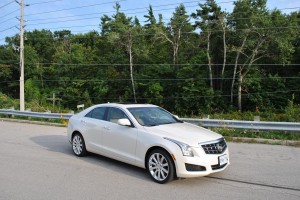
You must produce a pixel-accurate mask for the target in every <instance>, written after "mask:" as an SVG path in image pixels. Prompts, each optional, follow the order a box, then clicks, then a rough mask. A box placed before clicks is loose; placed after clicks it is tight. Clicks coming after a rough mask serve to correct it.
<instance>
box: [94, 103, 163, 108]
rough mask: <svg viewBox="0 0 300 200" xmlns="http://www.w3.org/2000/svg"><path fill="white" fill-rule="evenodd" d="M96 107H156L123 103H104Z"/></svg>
mask: <svg viewBox="0 0 300 200" xmlns="http://www.w3.org/2000/svg"><path fill="white" fill-rule="evenodd" d="M96 106H116V107H121V108H136V107H158V106H156V105H152V104H125V103H104V104H98V105H96Z"/></svg>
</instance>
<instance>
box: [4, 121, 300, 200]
mask: <svg viewBox="0 0 300 200" xmlns="http://www.w3.org/2000/svg"><path fill="white" fill-rule="evenodd" d="M229 148H230V153H231V155H230V156H231V157H230V158H231V165H230V166H229V167H228V168H227V169H226V170H225V171H224V172H221V173H218V174H213V175H211V176H209V177H202V178H193V179H181V180H176V181H173V182H170V183H168V184H165V185H160V184H157V183H154V182H153V181H152V180H151V178H150V177H149V176H148V174H147V173H146V171H145V170H144V169H140V168H137V167H133V166H130V165H127V164H124V163H121V162H117V161H114V160H111V159H108V158H105V157H102V156H98V155H94V154H92V155H89V156H88V157H84V158H77V157H75V156H74V155H73V153H72V150H71V145H70V144H69V143H68V141H67V137H66V128H61V127H51V126H42V125H33V124H22V123H13V122H3V121H0V199H5V200H11V199H22V200H25V199H28V200H35V199H38V200H40V199H51V200H53V199H72V200H73V199H105V200H109V199H118V200H119V199H143V200H144V199H145V200H147V199H149V200H153V199H160V200H161V199H162V200H165V199H172V200H176V199H180V200H182V199H187V200H188V199H209V200H213V199H217V200H220V199H255V200H258V199H272V200H273V199H276V200H278V199H295V200H296V199H297V200H299V199H300V167H299V165H300V148H295V147H287V146H275V145H262V144H237V143H229Z"/></svg>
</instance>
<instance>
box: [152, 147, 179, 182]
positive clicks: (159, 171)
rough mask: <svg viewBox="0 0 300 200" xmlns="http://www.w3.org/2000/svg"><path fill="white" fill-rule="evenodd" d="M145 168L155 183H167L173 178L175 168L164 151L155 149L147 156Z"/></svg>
mask: <svg viewBox="0 0 300 200" xmlns="http://www.w3.org/2000/svg"><path fill="white" fill-rule="evenodd" d="M147 168H148V171H149V174H150V175H151V177H152V179H153V180H154V181H155V182H157V183H161V184H163V183H167V182H169V181H171V180H172V179H173V178H174V173H175V168H174V165H173V162H172V159H171V157H170V155H169V154H168V153H167V152H165V151H164V150H161V149H155V150H153V151H152V152H151V153H150V154H149V156H148V162H147Z"/></svg>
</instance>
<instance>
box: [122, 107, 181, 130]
mask: <svg viewBox="0 0 300 200" xmlns="http://www.w3.org/2000/svg"><path fill="white" fill-rule="evenodd" d="M128 110H129V112H131V114H132V115H133V116H134V117H135V119H136V120H137V121H138V122H139V123H140V125H142V126H157V125H163V124H172V123H182V121H181V120H179V119H177V118H176V117H174V116H173V115H172V114H170V113H168V112H167V111H165V110H164V109H162V108H160V107H136V108H128Z"/></svg>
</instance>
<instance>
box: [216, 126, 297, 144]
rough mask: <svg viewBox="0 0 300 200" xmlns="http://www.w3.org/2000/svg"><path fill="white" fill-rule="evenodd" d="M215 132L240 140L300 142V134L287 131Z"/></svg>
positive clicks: (225, 130) (217, 130)
mask: <svg viewBox="0 0 300 200" xmlns="http://www.w3.org/2000/svg"><path fill="white" fill-rule="evenodd" d="M212 130H213V131H214V132H217V133H220V134H222V135H223V136H224V137H231V138H232V137H240V138H263V139H272V140H294V141H300V132H298V133H292V132H286V131H253V130H243V129H228V128H215V129H212Z"/></svg>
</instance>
